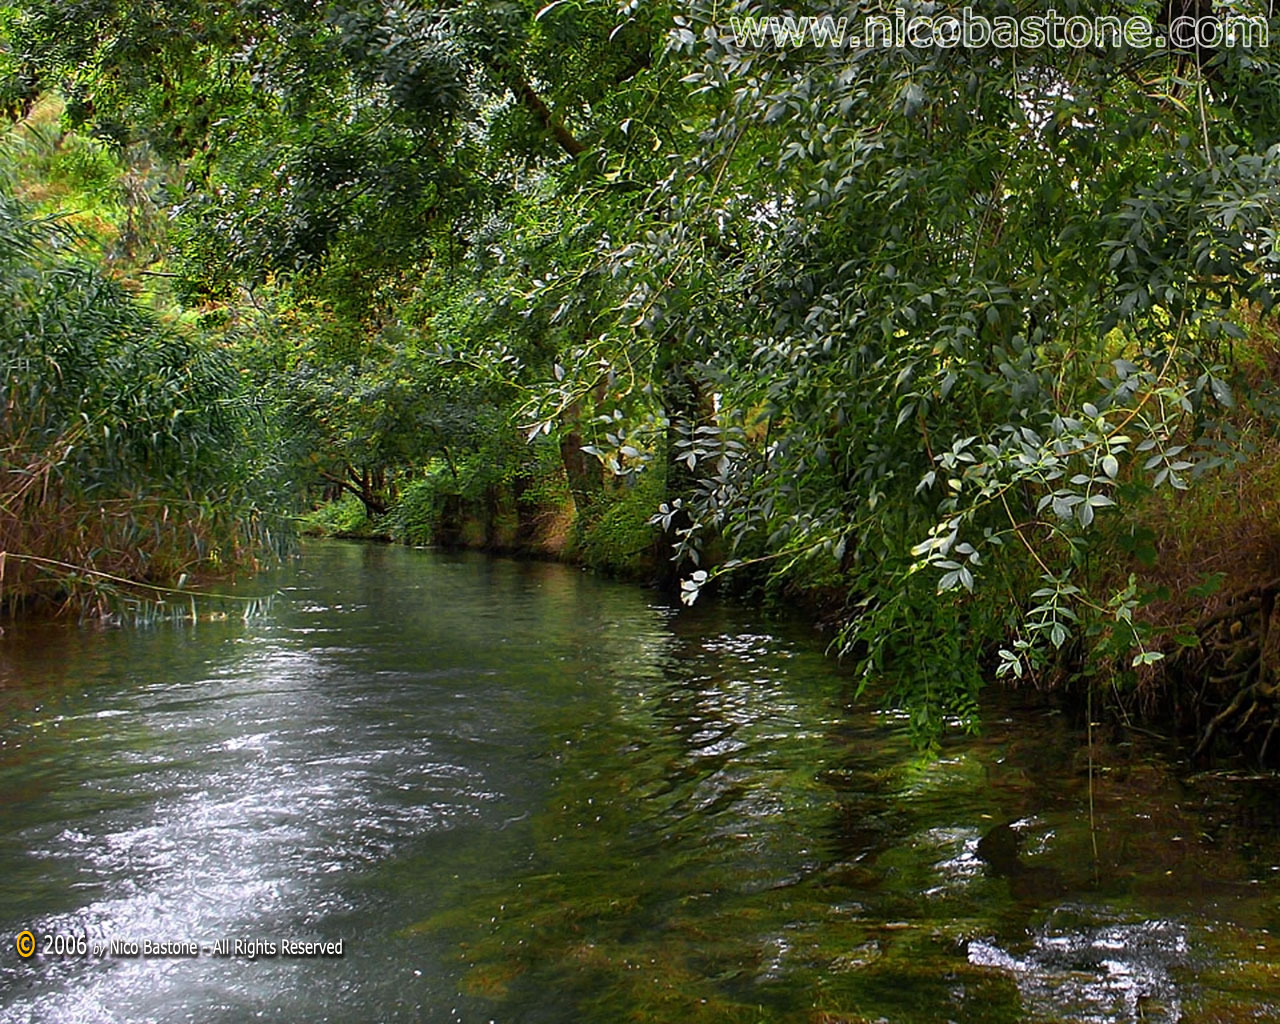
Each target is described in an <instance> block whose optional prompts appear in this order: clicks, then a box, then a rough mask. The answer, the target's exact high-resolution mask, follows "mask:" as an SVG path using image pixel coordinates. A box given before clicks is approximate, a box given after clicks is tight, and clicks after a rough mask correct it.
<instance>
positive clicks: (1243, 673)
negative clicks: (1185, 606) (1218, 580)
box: [1169, 579, 1280, 765]
mask: <svg viewBox="0 0 1280 1024" xmlns="http://www.w3.org/2000/svg"><path fill="white" fill-rule="evenodd" d="M1278 597H1280V579H1274V580H1271V581H1270V582H1268V583H1265V584H1262V585H1260V586H1256V587H1252V588H1250V589H1249V590H1246V591H1242V592H1241V593H1239V594H1236V595H1235V596H1234V597H1233V598H1232V599H1231V600H1230V601H1229V602H1228V603H1227V604H1226V605H1224V606H1223V607H1222V608H1220V609H1218V610H1217V611H1215V612H1214V613H1213V614H1211V615H1207V616H1205V617H1204V618H1202V619H1201V620H1200V621H1199V622H1197V623H1196V626H1195V634H1196V638H1197V639H1198V641H1199V643H1198V644H1195V645H1194V646H1186V647H1183V648H1180V649H1179V650H1178V652H1177V653H1176V654H1174V655H1173V656H1172V658H1171V659H1170V663H1169V671H1170V674H1171V676H1172V679H1173V681H1174V683H1175V685H1177V686H1178V687H1179V688H1180V689H1181V690H1182V691H1183V693H1184V694H1188V695H1189V696H1190V698H1191V700H1190V702H1189V705H1187V704H1184V709H1185V710H1189V711H1191V712H1192V713H1193V714H1194V719H1195V728H1196V732H1197V734H1198V740H1197V743H1196V746H1195V750H1194V752H1193V754H1192V756H1193V758H1197V759H1198V758H1200V757H1202V756H1204V755H1206V754H1209V753H1211V752H1212V751H1213V749H1214V748H1215V744H1216V743H1220V742H1221V741H1222V740H1224V739H1227V738H1229V739H1230V745H1231V747H1233V748H1234V749H1237V750H1244V751H1246V752H1248V753H1249V754H1250V755H1251V756H1253V757H1255V758H1256V759H1257V760H1258V761H1259V763H1261V764H1264V765H1265V764H1266V763H1267V757H1268V755H1270V756H1271V758H1272V759H1273V760H1280V758H1278V757H1277V755H1278V754H1280V744H1275V745H1273V743H1272V740H1273V738H1274V736H1275V733H1276V732H1277V728H1278V727H1280V685H1278V681H1280V601H1278V600H1277V598H1278ZM1206 716H1207V717H1208V721H1207V722H1205V721H1204V719H1205V717H1206Z"/></svg>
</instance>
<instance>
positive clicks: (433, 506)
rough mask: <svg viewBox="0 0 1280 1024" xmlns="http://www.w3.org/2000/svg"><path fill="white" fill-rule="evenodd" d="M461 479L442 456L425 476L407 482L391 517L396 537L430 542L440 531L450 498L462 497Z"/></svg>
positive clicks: (388, 519)
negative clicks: (455, 475) (459, 482)
mask: <svg viewBox="0 0 1280 1024" xmlns="http://www.w3.org/2000/svg"><path fill="white" fill-rule="evenodd" d="M458 496H459V495H458V481H457V479H455V477H454V475H453V473H452V471H451V470H450V469H449V466H448V465H447V464H446V463H445V462H443V460H441V461H440V462H437V463H435V464H434V465H432V466H431V467H430V468H429V469H428V470H427V475H426V476H425V477H423V478H422V479H421V480H414V481H412V482H410V483H408V484H406V485H405V488H404V491H403V493H402V494H401V495H400V500H399V501H398V502H396V504H395V507H394V508H393V509H392V510H391V513H390V514H389V515H388V517H387V525H388V527H389V529H390V532H391V537H392V539H393V540H397V541H400V542H401V543H402V544H430V543H432V542H433V541H435V540H436V539H437V537H438V535H439V533H440V528H441V525H442V523H443V520H444V517H445V514H446V511H447V508H448V505H449V503H450V501H451V500H452V501H454V502H456V500H457V498H458Z"/></svg>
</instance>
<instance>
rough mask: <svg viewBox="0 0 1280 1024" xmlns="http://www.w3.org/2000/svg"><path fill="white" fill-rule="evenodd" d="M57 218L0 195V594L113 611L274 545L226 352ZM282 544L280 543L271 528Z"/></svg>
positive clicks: (273, 493) (262, 482)
mask: <svg viewBox="0 0 1280 1024" xmlns="http://www.w3.org/2000/svg"><path fill="white" fill-rule="evenodd" d="M85 241H86V239H85V237H84V235H83V234H82V233H79V232H77V231H76V230H75V229H74V228H72V227H70V226H69V225H68V224H66V223H65V222H64V221H61V220H50V219H48V218H39V217H37V216H36V215H35V214H34V213H33V212H32V211H31V210H30V209H29V208H28V207H26V206H24V204H23V203H21V202H20V201H19V200H17V199H15V198H14V197H13V196H12V195H11V194H6V193H3V192H0V310H3V313H2V314H0V408H3V410H4V416H3V419H2V420H0V471H2V475H0V585H2V586H3V588H4V589H3V592H2V595H0V599H2V600H3V601H4V603H5V605H6V606H8V607H9V608H10V609H12V608H15V607H18V606H20V605H25V604H29V603H30V602H32V601H35V600H46V601H56V602H59V603H62V604H64V605H71V606H75V607H79V608H80V609H82V610H87V609H94V610H97V611H99V612H102V613H115V612H116V611H118V610H119V608H120V601H121V600H122V599H123V600H124V601H126V602H133V603H137V602H142V603H143V604H148V605H151V606H152V607H154V605H155V603H156V602H158V601H160V600H162V599H163V595H164V594H165V593H166V591H167V588H168V587H170V586H171V585H172V584H173V583H175V582H177V581H180V580H181V579H182V578H183V577H184V576H187V575H190V574H196V573H208V572H211V571H221V570H226V569H230V568H235V567H240V566H243V565H245V564H248V563H253V562H255V561H256V560H257V559H258V558H259V557H261V556H262V555H265V554H267V553H270V552H272V551H273V550H275V548H276V547H277V546H278V544H279V543H280V542H282V541H283V539H284V536H283V534H282V533H281V530H280V525H279V523H278V522H277V519H278V516H277V515H276V514H275V511H276V509H277V508H278V507H279V506H278V505H277V500H278V499H279V498H280V497H281V495H280V494H279V493H278V488H279V482H278V481H276V480H275V479H274V475H273V473H272V472H271V471H270V468H269V467H270V454H271V449H270V444H269V432H268V431H266V430H265V429H263V428H262V426H261V422H260V416H259V414H258V413H257V412H256V411H255V409H254V403H253V402H252V400H251V397H250V395H249V394H248V393H247V390H246V388H245V386H244V383H243V382H242V375H241V373H240V370H239V367H238V366H237V365H236V362H235V360H234V359H233V358H232V354H231V353H230V352H229V351H228V350H226V349H223V348H220V347H217V346H215V345H212V344H210V343H208V342H207V341H206V340H205V339H203V338H201V337H199V336H198V335H195V334H194V333H193V332H190V331H186V330H181V329H177V328H175V327H173V326H166V325H165V324H164V323H162V321H161V320H160V318H159V317H158V316H157V315H156V314H155V313H153V312H152V311H150V310H148V309H147V308H145V307H144V306H143V305H142V304H141V303H140V302H139V301H138V300H137V299H136V298H135V297H134V296H132V295H130V294H129V293H128V292H127V291H126V290H125V288H124V287H123V286H122V285H121V284H120V283H119V282H118V281H116V280H113V279H112V278H111V277H109V276H108V275H107V274H106V273H105V272H104V271H103V269H102V268H101V266H99V265H96V264H95V262H94V261H93V260H91V259H89V258H88V257H87V256H85V255H84V253H83V251H82V249H83V246H82V244H81V243H83V242H85ZM273 530H274V531H275V534H276V535H275V537H273V536H272V531H273Z"/></svg>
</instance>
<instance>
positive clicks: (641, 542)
mask: <svg viewBox="0 0 1280 1024" xmlns="http://www.w3.org/2000/svg"><path fill="white" fill-rule="evenodd" d="M664 492H665V487H664V481H663V480H662V479H661V477H660V475H659V474H657V473H654V472H648V473H639V474H636V475H635V476H634V478H632V479H629V480H625V481H623V482H621V483H620V484H619V485H618V487H617V489H616V491H615V492H614V493H613V494H612V495H610V496H608V497H606V498H605V499H604V502H603V505H602V507H601V508H599V509H596V510H593V511H594V514H593V516H592V518H591V519H590V520H589V521H587V522H585V523H583V522H581V521H580V522H579V524H578V528H579V531H580V534H581V541H580V545H579V549H580V552H581V556H582V561H583V562H584V563H585V564H586V565H588V566H591V567H592V568H594V569H600V570H603V571H605V572H609V573H613V574H616V575H619V576H624V577H627V578H630V579H643V578H647V577H651V576H652V575H653V573H654V571H655V568H656V566H655V565H654V561H655V553H656V552H657V551H659V550H660V543H659V542H660V541H661V534H660V532H659V531H658V530H657V529H656V528H655V526H654V525H653V523H652V519H653V510H654V509H655V508H656V507H657V505H658V503H659V502H660V501H661V500H662V497H663V494H664Z"/></svg>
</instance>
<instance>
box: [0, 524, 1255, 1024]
mask: <svg viewBox="0 0 1280 1024" xmlns="http://www.w3.org/2000/svg"><path fill="white" fill-rule="evenodd" d="M239 591H240V593H242V594H245V595H249V594H255V593H267V592H275V593H276V594H277V596H276V597H275V599H274V601H273V602H272V603H271V604H270V606H269V607H268V608H267V609H266V610H265V611H260V612H259V613H258V614H255V615H253V616H251V617H250V618H248V619H247V620H246V619H245V618H244V617H243V616H241V615H238V614H234V613H231V614H228V615H226V617H224V618H216V619H214V620H212V621H209V620H208V619H202V620H201V621H199V622H198V623H196V624H194V625H192V624H191V623H167V624H165V623H161V624H155V625H151V626H145V627H141V628H135V627H126V628H98V629H95V628H83V627H75V626H67V625H42V626H36V625H21V624H19V625H14V626H10V627H9V629H8V632H7V634H6V635H5V636H3V637H0V722H2V723H3V725H2V726H0V929H3V930H2V931H0V935H3V942H4V949H3V953H2V954H0V1022H3V1024H11V1022H19V1021H21V1022H27V1021H40V1022H99V1021H131V1022H133V1021H158V1022H170V1021H173V1022H178V1021H193V1022H195V1021H199V1022H221V1021H226V1022H233V1021H234V1022H240V1021H247V1020H253V1019H270V1020H292V1021H334V1022H344V1024H346V1022H357V1021H371V1022H372V1021H425V1022H436V1021H440V1022H449V1021H465V1022H488V1021H495V1022H565V1024H578V1022H602V1024H603V1022H608V1024H614V1022H621V1021H644V1022H662V1024H666V1022H670V1024H689V1022H704V1021H705V1022H744V1024H762V1022H772V1021H778V1022H797V1024H800V1022H805V1024H862V1022H868V1021H890V1022H893V1024H899V1022H902V1024H915V1022H920V1024H941V1022H945V1021H954V1022H957V1024H960V1022H974V1024H978V1022H982V1024H990V1022H996V1024H999V1022H1021V1021H1041V1022H1054V1021H1063V1022H1066V1021H1070V1022H1085V1021H1090V1022H1092V1021H1099V1022H1102V1021H1107V1022H1109V1021H1133V1022H1137V1021H1159V1022H1170V1024H1172V1022H1175V1021H1186V1022H1203V1024H1209V1022H1215V1024H1217V1022H1222V1024H1225V1022H1235V1021H1258V1020H1280V941H1278V939H1277V936H1278V934H1280V799H1278V797H1280V786H1278V785H1277V782H1276V780H1275V779H1274V778H1270V777H1267V778H1255V777H1251V776H1248V775H1247V773H1243V772H1234V773H1233V772H1230V771H1225V770H1218V771H1215V772H1201V773H1192V772H1189V771H1187V770H1186V769H1185V768H1184V767H1182V766H1180V765H1178V764H1177V763H1175V762H1173V761H1171V760H1170V755H1169V754H1168V752H1167V751H1165V750H1164V749H1163V748H1162V747H1161V745H1160V744H1159V743H1157V742H1155V741H1154V740H1152V741H1146V740H1144V739H1143V738H1141V737H1138V738H1136V739H1135V738H1134V737H1132V736H1124V735H1121V734H1115V733H1112V732H1110V731H1106V732H1105V734H1103V735H1100V737H1099V739H1098V742H1097V743H1096V744H1095V749H1094V752H1093V760H1094V762H1095V764H1094V766H1093V771H1092V772H1091V771H1090V765H1089V761H1090V759H1089V754H1088V751H1087V744H1086V740H1085V736H1084V735H1083V734H1082V732H1081V730H1080V728H1079V727H1078V726H1076V725H1075V724H1073V723H1071V722H1069V721H1068V720H1066V718H1064V716H1063V715H1061V714H1060V713H1058V712H1057V711H1056V710H1055V709H1054V708H1053V707H1052V706H1051V705H1039V704H1034V703H1033V704H1031V705H1028V703H1027V702H1026V701H1025V700H1018V701H1013V700H1011V699H1009V697H1008V696H1007V695H1005V694H1003V693H1002V692H1000V691H999V690H997V689H993V690H992V693H991V695H990V698H991V699H990V701H989V707H990V710H989V712H988V714H987V720H986V722H985V727H984V730H983V732H982V734H981V735H980V736H977V737H964V736H957V737H952V738H949V739H948V740H947V741H946V742H945V743H944V744H943V746H942V749H941V751H940V756H939V757H938V758H937V759H935V760H927V759H922V758H920V757H918V756H917V755H916V754H915V753H914V752H913V751H912V749H911V747H910V745H909V744H908V743H907V741H906V740H905V738H904V735H903V731H902V728H901V723H900V722H899V721H898V720H897V719H896V718H894V716H892V715H890V714H884V713H878V712H876V711H875V709H874V707H872V706H867V705H865V704H855V703H853V702H852V701H851V700H850V684H849V680H848V678H847V676H846V675H845V674H842V672H841V670H840V667H839V666H838V665H837V664H836V663H835V662H834V661H833V660H832V659H830V658H828V657H826V656H825V655H824V653H823V641H822V638H821V637H820V636H818V635H817V634H816V633H814V632H813V631H812V630H811V629H809V628H808V627H807V626H806V625H805V624H803V623H799V622H794V621H791V622H778V621H776V620H771V619H768V618H765V617H762V616H760V615H757V614H753V613H751V612H750V611H748V610H744V609H741V608H734V607H729V606H726V605H714V604H707V605H700V606H698V607H695V608H693V609H684V610H678V609H675V608H672V607H670V606H668V605H667V604H665V603H664V602H662V601H661V600H660V599H658V598H657V597H656V596H655V595H654V594H653V593H651V592H648V591H646V590H643V589H639V588H635V587H628V586H623V585H620V584H615V583H611V582H609V581H605V580H601V579H596V578H593V577H591V576H588V575H586V574H583V573H581V572H579V571H577V570H575V569H572V568H568V567H565V566H560V565H552V564H542V563H519V562H513V561H506V560H497V559H488V558H485V557H482V556H479V555H473V554H461V555H452V554H441V553H435V552H427V551H416V550H410V549H406V548H398V547H381V546H371V545H357V544H343V543H324V544H311V545H308V546H307V547H306V548H305V549H304V554H303V556H302V557H301V558H300V559H298V560H297V561H296V563H294V564H291V565H290V566H288V567H287V568H285V569H283V570H280V571H278V572H275V573H270V574H264V575H263V576H261V577H259V578H258V579H255V580H252V581H249V582H246V583H243V584H241V585H240V586H239ZM1091 779H1092V782H1091ZM1090 790H1092V798H1093V823H1094V827H1093V829H1092V830H1091V828H1090V812H1089V803H1090V800H1089V797H1090ZM1095 846H1096V853H1095ZM24 931H29V932H30V933H31V937H32V938H33V939H34V940H35V953H34V955H32V956H30V957H29V958H24V957H22V956H20V955H19V953H18V951H17V948H16V945H17V942H16V940H17V937H18V935H19V933H21V932H24ZM144 942H151V943H170V944H178V943H187V942H190V943H194V944H195V947H196V951H197V953H198V955H196V956H194V957H192V956H174V955H155V954H156V949H155V948H154V947H153V948H152V949H151V950H150V952H145V951H144V946H143V943H144ZM304 942H311V943H321V944H328V945H327V946H324V945H321V946H320V947H319V949H318V950H317V949H313V950H311V951H310V954H309V955H308V954H307V953H306V952H304V951H303V950H302V949H301V948H300V947H293V946H290V945H289V944H290V943H304ZM237 943H238V945H237ZM338 943H340V944H341V946H340V949H341V952H340V955H339V954H338V946H337V944H338ZM132 944H137V945H136V950H137V952H136V955H135V952H134V950H135V947H134V945H132ZM163 952H165V953H167V954H171V953H172V952H173V950H172V949H165V950H163Z"/></svg>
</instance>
